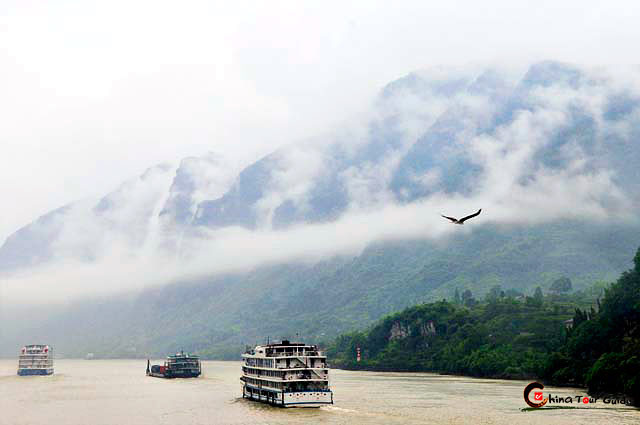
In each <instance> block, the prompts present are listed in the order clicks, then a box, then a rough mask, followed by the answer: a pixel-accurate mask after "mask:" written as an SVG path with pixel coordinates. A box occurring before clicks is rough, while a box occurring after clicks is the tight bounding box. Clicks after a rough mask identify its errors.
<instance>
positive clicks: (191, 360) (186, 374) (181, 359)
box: [147, 351, 202, 378]
mask: <svg viewBox="0 0 640 425" xmlns="http://www.w3.org/2000/svg"><path fill="white" fill-rule="evenodd" d="M201 373H202V368H201V365H200V357H198V356H194V355H193V354H185V353H184V352H183V351H181V352H179V353H177V354H174V355H172V356H167V360H166V361H165V362H164V365H162V366H160V365H153V366H152V365H151V362H150V361H149V360H147V376H153V377H155V378H197V377H198V376H200V374H201Z"/></svg>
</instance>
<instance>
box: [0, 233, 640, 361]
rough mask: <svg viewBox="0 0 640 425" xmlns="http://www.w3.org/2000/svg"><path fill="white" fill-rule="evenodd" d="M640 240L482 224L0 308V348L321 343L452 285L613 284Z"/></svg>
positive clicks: (225, 350) (101, 349)
mask: <svg viewBox="0 0 640 425" xmlns="http://www.w3.org/2000/svg"><path fill="white" fill-rule="evenodd" d="M639 240H640V228H638V227H635V226H631V225H610V224H599V225H597V224H586V223H585V224H576V223H572V222H556V223H551V224H544V225H537V226H529V227H509V226H504V227H498V226H488V225H485V226H476V228H472V230H471V231H470V232H463V233H460V234H459V235H457V236H453V237H451V238H449V239H448V240H441V241H437V242H432V241H426V240H414V241H396V242H386V243H379V244H376V245H373V246H370V247H368V248H367V249H365V250H364V251H363V252H362V253H360V254H359V255H356V256H354V257H339V258H333V259H328V260H325V261H323V262H320V263H317V264H288V265H274V266H270V267H261V268H259V269H256V270H253V271H251V272H247V273H243V274H235V275H227V276H219V277H215V278H211V279H201V280H198V281H190V282H176V283H175V284H173V285H169V286H166V287H162V288H152V289H148V290H145V291H143V292H141V293H138V294H130V295H120V296H118V297H113V298H109V299H101V300H84V301H82V302H76V303H74V304H71V305H66V306H62V307H60V308H58V309H41V308H35V309H33V310H30V311H24V310H18V311H12V310H11V309H10V308H5V309H4V310H5V311H4V312H3V313H4V314H6V315H7V317H8V318H11V322H12V323H15V325H12V326H11V327H5V328H4V329H3V336H2V337H3V340H4V343H3V344H2V347H1V348H2V355H5V356H6V355H14V354H15V353H14V352H15V347H16V346H19V345H20V344H23V343H24V342H23V339H24V336H25V335H28V336H29V338H31V339H34V338H35V339H38V338H44V339H46V340H47V341H50V342H51V344H55V346H56V348H57V352H58V353H63V354H65V355H69V356H84V355H85V354H86V353H87V352H93V353H96V355H99V356H109V357H113V356H124V357H131V356H140V357H142V356H147V355H164V354H166V353H168V352H172V351H175V350H179V349H185V350H189V351H194V352H198V353H200V354H202V355H204V356H206V357H209V358H226V359H235V358H238V355H239V353H240V352H241V350H242V348H243V347H244V344H253V343H256V342H261V341H263V340H264V339H265V338H266V337H267V336H270V337H272V338H280V337H291V338H293V337H295V336H296V334H298V335H299V337H300V338H304V339H307V340H312V341H315V342H322V341H330V340H331V339H332V338H334V337H335V336H337V335H339V334H341V333H345V332H349V331H354V330H360V329H364V328H366V327H367V326H369V325H370V324H372V323H373V322H375V321H376V320H378V319H380V318H381V317H383V316H384V315H387V314H389V313H392V312H395V311H399V310H401V309H403V308H406V307H409V306H413V305H416V304H420V303H423V302H428V301H434V300H440V299H443V298H448V299H449V298H451V297H452V296H453V293H454V291H455V289H456V288H458V289H459V291H461V292H462V291H464V290H465V289H470V290H471V291H472V292H473V294H474V295H475V297H476V298H478V299H481V298H482V297H484V294H485V293H486V292H487V291H488V290H489V289H490V288H491V287H492V286H494V285H501V286H502V287H503V288H515V289H518V290H520V291H523V292H526V293H528V294H532V293H533V289H534V288H535V287H537V286H541V287H542V288H543V289H544V290H545V291H546V289H547V288H548V287H549V285H550V284H551V282H552V281H553V280H555V279H556V278H558V277H561V276H567V277H569V278H570V279H571V280H572V282H573V285H574V287H575V288H578V289H581V288H585V287H587V286H589V285H591V284H592V283H593V282H596V281H603V280H605V281H611V280H613V279H615V278H616V277H617V276H618V275H619V273H620V272H621V271H623V270H625V269H627V268H628V267H629V266H630V264H631V262H630V260H629V256H628V252H630V251H632V250H633V249H634V248H635V246H637V245H638V241H639ZM567 311H568V310H567ZM558 314H560V316H562V314H565V313H558ZM560 316H559V317H560ZM562 317H564V316H562ZM8 318H7V320H8Z"/></svg>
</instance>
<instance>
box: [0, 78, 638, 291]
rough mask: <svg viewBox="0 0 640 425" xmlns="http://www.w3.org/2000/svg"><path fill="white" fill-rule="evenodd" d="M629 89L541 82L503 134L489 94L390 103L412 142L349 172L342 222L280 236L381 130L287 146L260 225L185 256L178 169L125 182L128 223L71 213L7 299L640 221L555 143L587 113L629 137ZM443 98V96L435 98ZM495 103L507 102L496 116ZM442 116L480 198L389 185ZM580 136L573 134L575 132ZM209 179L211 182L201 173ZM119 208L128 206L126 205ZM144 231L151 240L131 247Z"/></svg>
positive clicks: (259, 206) (433, 173)
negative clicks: (175, 213) (403, 193)
mask: <svg viewBox="0 0 640 425" xmlns="http://www.w3.org/2000/svg"><path fill="white" fill-rule="evenodd" d="M594 79H595V78H592V79H591V80H594ZM591 80H589V81H591ZM605 81H606V80H605ZM616 90H618V88H617V87H614V86H613V85H609V84H608V83H597V84H596V83H593V82H587V83H585V85H583V86H578V87H570V86H568V85H563V84H559V85H553V86H551V87H541V88H535V89H534V90H532V92H531V94H530V96H529V97H528V98H527V101H528V102H529V103H528V104H527V106H526V107H524V106H523V107H521V108H519V109H516V110H515V111H514V113H513V116H512V117H511V118H510V119H508V120H504V122H499V123H498V124H497V125H496V126H495V127H491V128H490V130H487V125H488V124H487V123H491V122H493V121H497V120H498V117H499V115H500V114H501V113H504V111H501V109H500V108H498V107H495V104H493V103H491V102H489V100H488V98H487V97H486V96H484V97H483V96H480V95H478V94H477V93H472V94H469V95H464V94H459V95H455V96H451V97H449V98H447V97H446V96H443V97H438V96H435V101H434V102H433V103H430V102H428V101H425V100H424V99H420V98H419V97H418V96H415V95H410V96H409V95H406V96H405V95H403V96H401V97H400V98H398V99H392V102H391V104H390V106H389V108H390V109H386V110H383V111H379V110H378V111H375V113H372V114H371V116H372V118H371V122H375V121H376V120H377V119H382V120H384V119H387V118H389V117H393V116H396V115H398V116H399V117H400V118H401V119H397V120H396V121H394V122H395V127H394V131H396V132H395V133H394V134H397V135H398V137H399V138H400V139H399V140H397V143H395V144H393V145H392V146H391V147H390V148H388V150H387V151H385V154H384V155H382V157H380V158H378V159H368V160H366V161H363V162H360V163H355V164H353V165H351V166H349V167H347V168H345V169H344V170H342V171H341V172H340V179H341V181H342V182H344V185H345V187H346V189H347V192H348V194H349V197H350V198H349V201H350V204H349V207H348V208H347V209H346V211H345V212H344V213H343V214H342V215H341V216H340V217H339V218H338V219H337V220H335V221H332V222H323V223H300V224H297V225H293V226H290V227H288V228H286V229H283V230H274V229H273V228H272V226H271V217H272V215H273V211H274V209H275V208H277V206H278V205H280V204H281V203H282V202H284V201H287V200H289V201H292V202H294V203H295V204H296V205H298V206H300V205H303V206H304V205H305V203H306V201H307V198H306V197H307V195H308V193H309V190H310V188H311V187H313V184H314V182H316V181H317V179H319V178H321V177H322V176H324V175H325V173H327V172H334V171H335V170H334V169H332V168H330V167H329V166H328V165H329V164H331V161H333V160H334V159H335V158H333V157H332V156H331V155H332V153H331V152H332V149H335V148H336V146H338V147H340V146H342V147H344V148H345V149H344V151H345V152H347V153H345V155H346V156H348V157H354V158H355V157H357V156H358V154H359V152H360V151H361V149H362V148H363V147H366V146H367V144H368V143H371V140H369V139H367V138H368V137H370V135H368V134H367V133H365V132H363V131H362V129H361V128H356V129H355V130H353V131H352V132H349V131H344V132H343V133H340V134H344V135H346V134H356V135H358V138H357V139H356V140H354V141H353V142H352V143H351V144H349V143H347V142H345V143H342V141H339V142H338V143H334V144H331V145H321V144H309V145H300V146H294V147H291V148H285V149H284V150H282V151H281V152H280V153H279V154H278V155H277V158H278V160H277V164H278V166H276V167H275V168H274V169H273V170H271V174H270V181H269V182H268V184H267V185H266V186H265V187H266V191H265V194H264V196H263V197H262V198H261V199H260V200H259V201H258V202H257V203H256V204H255V205H253V207H254V208H256V210H257V211H258V212H259V213H260V217H259V219H258V226H257V228H256V229H255V230H248V229H245V228H241V227H225V228H219V229H209V228H204V227H200V228H195V229H191V230H190V231H184V229H181V230H180V231H181V232H183V233H181V236H180V244H179V245H178V247H177V248H176V246H175V245H171V249H167V247H166V246H164V245H163V240H164V238H166V237H167V236H166V234H165V232H166V229H162V228H161V226H160V225H159V224H158V223H157V214H158V213H159V211H160V210H161V209H162V206H163V205H165V204H166V202H167V195H166V193H168V192H169V187H171V179H170V178H168V176H170V175H173V174H175V171H174V170H172V169H166V170H170V171H168V174H167V172H164V173H163V172H157V173H156V174H154V173H151V174H149V175H148V176H147V177H148V178H149V179H151V181H152V182H153V184H152V185H151V186H153V187H155V188H156V189H157V190H156V191H155V192H154V195H153V196H152V197H151V198H152V199H143V197H144V196H150V195H149V193H147V191H146V190H143V191H142V192H143V193H140V194H138V195H136V193H137V192H136V190H138V187H137V186H133V187H131V188H128V187H125V189H126V190H125V192H119V195H118V196H120V195H122V193H125V194H127V195H126V196H124V195H123V196H124V199H122V200H121V203H122V204H123V205H124V206H126V208H127V211H124V210H122V209H117V210H115V211H116V212H118V211H119V212H122V215H117V216H114V217H113V219H112V220H109V219H106V218H103V219H102V221H98V222H97V221H96V220H95V217H94V216H92V215H86V214H82V213H78V211H79V210H78V209H71V210H70V211H69V212H67V213H65V214H66V215H65V216H64V220H65V226H64V230H63V231H62V232H61V233H60V235H59V236H58V237H57V239H56V240H55V243H54V248H55V252H56V257H55V258H54V259H53V260H52V261H50V262H48V263H45V264H42V265H39V266H34V267H30V268H28V269H23V271H21V272H19V273H14V274H12V275H9V276H5V278H4V279H3V282H2V298H3V300H4V301H5V302H15V303H33V302H42V303H51V302H56V301H57V302H62V301H65V300H68V299H72V298H77V297H82V296H89V295H91V296H94V295H108V294H114V293H118V292H123V291H134V290H140V289H142V288H146V287H149V286H153V285H161V284H166V283H171V282H179V281H184V280H187V279H194V278H202V277H208V276H214V275H217V274H222V273H235V272H244V271H247V270H251V269H253V268H255V267H259V266H262V265H266V264H277V263H284V262H311V263H313V262H316V261H319V260H322V259H325V258H330V257H333V256H336V255H349V256H353V255H358V254H359V253H360V252H361V251H362V250H363V249H364V248H365V247H366V246H367V245H369V244H371V243H374V242H377V241H387V240H404V239H431V240H438V239H442V238H446V237H447V236H449V235H451V234H453V233H459V232H464V233H469V232H473V229H474V228H476V227H478V226H484V225H487V224H499V225H505V226H509V225H530V224H536V223H542V222H546V221H552V220H558V219H576V220H592V221H602V220H609V219H612V218H615V219H616V220H629V221H631V220H636V218H634V217H633V216H632V215H631V213H630V211H632V207H633V205H634V202H636V203H637V200H635V198H633V197H630V196H629V194H628V193H626V192H625V190H624V188H622V187H621V186H620V184H619V182H618V181H619V180H618V176H617V175H616V170H615V169H613V168H611V167H610V164H609V163H607V162H603V159H602V158H601V157H600V156H598V155H597V152H596V153H594V152H589V151H587V150H586V148H585V147H584V146H582V144H581V143H578V141H575V143H573V141H572V140H565V139H566V138H565V139H562V140H563V141H565V142H567V143H564V144H562V145H561V146H559V147H556V146H555V145H554V143H556V142H557V139H558V137H562V134H563V133H562V132H563V131H565V130H566V129H567V128H571V125H573V114H574V113H575V111H576V110H579V111H580V113H582V114H585V115H586V116H588V117H590V118H592V121H593V123H594V124H593V128H594V129H595V130H594V140H595V141H596V144H597V145H603V146H605V147H606V146H608V145H607V144H608V143H614V142H615V143H617V141H614V142H612V141H610V140H609V139H608V138H607V135H609V134H612V133H616V134H620V133H621V131H622V130H621V128H624V127H623V126H621V124H620V122H619V121H611V120H606V119H604V118H603V117H604V116H605V114H606V108H607V99H609V98H610V97H611V94H612V92H614V91H616ZM430 96H432V97H433V96H434V95H433V93H432V94H430ZM405 97H408V98H409V101H408V102H407V103H403V102H402V98H405ZM487 105H493V106H494V107H495V108H494V109H492V110H491V111H489V112H487V108H486V106H487ZM402 111H405V112H402ZM447 114H449V115H447ZM637 116H638V115H637V111H636V112H633V111H632V112H630V113H629V114H628V117H627V118H626V121H627V122H628V121H631V122H633V123H637ZM380 117H382V118H380ZM443 117H444V118H447V117H449V118H447V119H453V118H455V117H460V118H461V119H460V120H459V121H456V123H457V126H454V127H453V130H451V131H450V132H449V133H448V134H451V135H452V139H451V140H442V141H441V143H442V144H447V143H448V144H451V145H452V146H454V147H455V150H454V152H456V155H459V156H460V157H461V158H464V159H465V160H467V161H468V162H469V164H471V165H476V166H478V167H479V169H480V170H482V171H481V173H480V174H479V175H478V176H477V177H474V178H470V179H469V180H468V181H466V182H464V185H465V186H466V189H468V190H463V191H458V192H455V191H454V192H444V191H435V192H432V193H431V194H430V195H429V196H427V197H425V198H422V199H420V200H416V201H413V202H410V203H404V202H400V201H399V200H398V199H397V197H396V196H395V195H394V193H393V192H392V191H391V190H390V188H389V184H390V181H391V178H392V175H393V172H394V170H395V169H396V168H397V167H398V164H399V162H400V159H401V158H402V157H403V156H404V155H406V154H407V152H408V151H409V150H410V149H411V147H412V146H413V145H414V144H415V143H417V142H419V141H420V138H421V137H422V135H423V134H424V133H425V132H426V131H428V129H429V128H430V127H431V126H432V125H436V123H440V124H441V125H443V123H444V124H447V123H449V121H447V120H444V119H442V118H443ZM438 120H440V121H438ZM451 122H453V121H451ZM479 123H480V124H479ZM447 128H448V127H447ZM622 132H623V131H622ZM568 134H569V137H572V134H573V133H571V132H569V133H568ZM558 135H560V136H558ZM619 137H621V139H620V140H622V141H621V142H620V143H626V139H625V138H624V137H623V135H620V136H619ZM363 139H364V140H363ZM588 148H589V149H591V147H588ZM596 148H597V146H596V147H593V149H596ZM551 151H553V152H554V155H556V156H557V158H555V157H554V160H555V159H558V158H559V160H561V165H560V166H558V165H557V164H555V163H554V162H553V161H551V162H549V161H547V162H545V160H541V159H540V155H541V152H542V153H544V152H551ZM556 151H557V152H556ZM543 159H544V158H543ZM438 165H439V164H436V166H435V167H434V168H433V169H431V170H428V171H427V172H426V173H425V174H424V175H422V176H414V180H416V181H418V182H421V183H423V184H425V185H428V186H429V187H431V188H433V189H434V190H435V189H437V188H438V187H439V185H438V182H440V181H441V180H443V179H445V178H446V177H447V176H446V175H443V172H442V170H441V169H440V168H439V167H438ZM198 175H199V176H205V177H206V173H205V172H202V171H201V170H200V169H198ZM212 175H213V176H214V177H215V179H216V181H218V180H220V181H224V182H225V184H230V183H228V181H229V179H226V178H221V177H220V176H221V174H220V173H218V172H216V173H213V174H212ZM205 177H202V178H203V179H204V181H205V183H203V184H206V181H208V180H207V179H206V178H205ZM207 190H209V191H211V190H213V189H211V188H208V189H207ZM216 192H218V193H221V192H220V188H216ZM197 193H198V194H200V193H201V192H197ZM114 196H115V195H114ZM198 196H200V195H198ZM198 196H196V198H197V197H198ZM130 197H131V199H138V200H141V202H140V204H139V206H140V208H143V207H144V208H147V209H151V211H152V213H145V212H140V211H139V210H137V209H136V208H137V207H136V205H135V204H130V201H131V199H129V198H130ZM198 199H199V198H198ZM114 203H115V204H118V202H117V200H114ZM83 208H84V207H83ZM478 208H482V209H483V213H482V214H481V215H480V216H479V217H478V218H476V219H474V220H473V221H472V222H470V223H469V224H468V225H465V226H455V225H451V224H450V223H448V222H447V221H446V220H443V219H442V218H441V217H440V214H441V213H444V214H447V215H454V216H457V215H464V214H467V213H470V212H473V211H476V210H477V209H478ZM131 209H133V210H134V211H133V212H131ZM114 214H115V213H114ZM118 214H119V213H118ZM131 217H138V218H139V219H137V220H132V219H131ZM149 217H151V218H149ZM96 223H97V224H96ZM154 223H155V224H154ZM131 235H142V236H141V237H140V238H133V240H132V238H131ZM172 237H175V235H173V236H172ZM90 240H96V241H99V243H97V244H93V245H92V244H91V243H88V242H87V241H90ZM86 246H93V247H94V251H93V252H92V253H91V255H85V256H84V258H83V256H82V255H77V253H78V251H82V249H83V247H86ZM95 247H97V248H95ZM69 253H72V254H69Z"/></svg>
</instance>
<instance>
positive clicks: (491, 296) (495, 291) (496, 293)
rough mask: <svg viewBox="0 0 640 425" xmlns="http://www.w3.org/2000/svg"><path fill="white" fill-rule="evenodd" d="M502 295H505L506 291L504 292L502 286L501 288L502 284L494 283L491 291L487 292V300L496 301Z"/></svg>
mask: <svg viewBox="0 0 640 425" xmlns="http://www.w3.org/2000/svg"><path fill="white" fill-rule="evenodd" d="M500 295H502V296H503V297H504V292H502V288H500V285H494V286H492V287H491V289H489V292H488V293H487V296H486V297H485V300H486V301H487V302H495V301H497V300H498V299H499V298H501V297H500Z"/></svg>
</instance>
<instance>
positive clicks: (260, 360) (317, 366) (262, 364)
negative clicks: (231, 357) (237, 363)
mask: <svg viewBox="0 0 640 425" xmlns="http://www.w3.org/2000/svg"><path fill="white" fill-rule="evenodd" d="M242 358H243V365H242V377H241V378H240V380H241V381H242V397H244V398H250V399H253V400H257V401H262V402H265V403H269V404H273V405H276V406H282V407H320V406H322V405H325V404H333V393H332V392H331V390H330V389H329V369H328V368H327V357H326V356H324V355H322V352H320V351H318V347H317V346H315V345H305V344H303V343H296V342H289V341H287V340H283V341H282V342H281V343H277V344H267V345H258V346H257V347H255V348H254V349H253V350H250V351H248V352H246V353H245V354H243V355H242Z"/></svg>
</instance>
